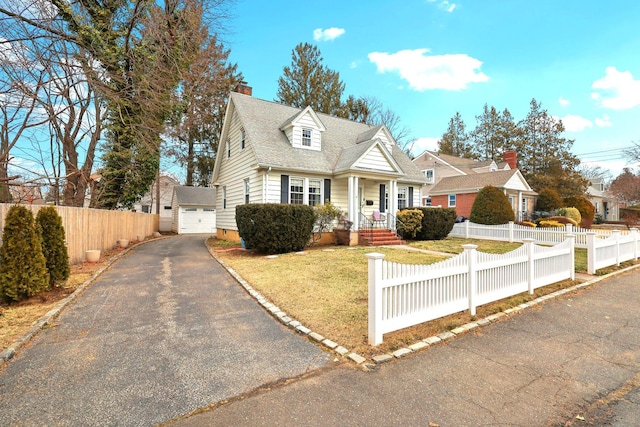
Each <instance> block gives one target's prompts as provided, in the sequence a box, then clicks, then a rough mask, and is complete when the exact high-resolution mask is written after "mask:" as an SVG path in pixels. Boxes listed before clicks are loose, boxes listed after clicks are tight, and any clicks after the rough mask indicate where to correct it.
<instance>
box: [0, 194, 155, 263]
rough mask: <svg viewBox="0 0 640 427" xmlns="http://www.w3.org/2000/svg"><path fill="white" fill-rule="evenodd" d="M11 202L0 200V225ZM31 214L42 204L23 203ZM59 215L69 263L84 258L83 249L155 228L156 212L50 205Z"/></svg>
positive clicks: (103, 247)
mask: <svg viewBox="0 0 640 427" xmlns="http://www.w3.org/2000/svg"><path fill="white" fill-rule="evenodd" d="M11 206H12V205H11V204H6V203H4V204H0V227H1V228H2V229H4V219H5V217H6V215H7V212H8V211H9V208H10V207H11ZM24 206H25V207H27V208H28V209H30V210H31V211H32V212H33V215H34V216H35V215H36V214H37V213H38V211H39V210H40V209H41V208H43V207H44V206H42V205H24ZM54 207H55V208H56V210H57V211H58V214H59V215H60V217H61V218H62V225H63V226H64V231H65V236H66V240H67V241H66V243H67V251H68V253H69V263H70V264H77V263H79V262H82V261H84V259H85V251H87V250H93V249H100V250H106V249H112V248H113V247H114V246H116V245H117V243H118V240H120V239H129V240H131V241H134V240H137V238H138V236H140V237H147V236H150V235H152V234H153V232H155V231H158V215H155V214H147V213H140V212H127V211H110V210H102V209H89V208H75V207H69V206H54Z"/></svg>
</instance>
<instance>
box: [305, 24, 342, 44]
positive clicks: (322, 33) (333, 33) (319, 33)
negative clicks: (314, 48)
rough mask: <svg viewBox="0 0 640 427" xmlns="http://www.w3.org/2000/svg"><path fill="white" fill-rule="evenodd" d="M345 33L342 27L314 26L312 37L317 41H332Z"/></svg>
mask: <svg viewBox="0 0 640 427" xmlns="http://www.w3.org/2000/svg"><path fill="white" fill-rule="evenodd" d="M344 33H345V29H344V28H336V27H331V28H327V29H326V30H323V29H322V28H316V29H315V30H313V39H314V40H315V41H317V42H326V41H333V40H335V39H337V38H338V37H340V36H341V35H343V34H344Z"/></svg>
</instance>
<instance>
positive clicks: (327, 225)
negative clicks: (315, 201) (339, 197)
mask: <svg viewBox="0 0 640 427" xmlns="http://www.w3.org/2000/svg"><path fill="white" fill-rule="evenodd" d="M314 209H315V211H316V223H315V225H314V227H313V243H316V242H318V241H320V238H321V237H322V233H326V232H328V231H329V230H331V228H332V227H333V225H334V223H335V222H336V221H337V220H338V219H339V218H340V217H341V216H342V211H341V210H340V209H339V208H338V207H337V206H336V205H334V204H332V203H331V202H330V201H329V200H327V201H326V202H325V203H324V205H318V206H316V207H315V208H314Z"/></svg>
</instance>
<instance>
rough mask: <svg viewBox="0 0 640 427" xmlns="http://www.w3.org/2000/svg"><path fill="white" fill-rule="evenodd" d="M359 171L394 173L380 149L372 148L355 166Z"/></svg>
mask: <svg viewBox="0 0 640 427" xmlns="http://www.w3.org/2000/svg"><path fill="white" fill-rule="evenodd" d="M355 167H357V168H360V169H371V170H375V171H385V172H395V169H394V168H393V167H392V166H391V164H389V162H388V161H387V159H386V157H385V156H384V155H383V154H382V151H380V147H374V148H373V149H372V150H371V151H369V152H368V153H367V154H366V155H365V156H364V157H363V158H362V159H360V161H359V162H358V163H357V164H356V165H355Z"/></svg>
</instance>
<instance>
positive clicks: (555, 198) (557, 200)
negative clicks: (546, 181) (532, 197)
mask: <svg viewBox="0 0 640 427" xmlns="http://www.w3.org/2000/svg"><path fill="white" fill-rule="evenodd" d="M562 205H563V202H562V198H561V197H560V195H559V194H558V192H557V191H556V190H554V189H553V188H543V189H541V190H540V191H539V192H538V199H537V200H536V210H537V211H542V212H553V211H555V210H556V209H558V208H560V207H562Z"/></svg>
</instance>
